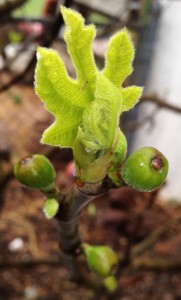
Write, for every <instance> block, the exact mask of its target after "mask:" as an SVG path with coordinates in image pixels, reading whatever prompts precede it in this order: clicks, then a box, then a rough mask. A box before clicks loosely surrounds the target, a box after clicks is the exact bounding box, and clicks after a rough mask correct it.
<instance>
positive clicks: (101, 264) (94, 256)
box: [82, 244, 118, 277]
mask: <svg viewBox="0 0 181 300" xmlns="http://www.w3.org/2000/svg"><path fill="white" fill-rule="evenodd" d="M82 248H83V251H84V254H85V256H86V259H87V263H88V266H89V268H90V269H91V270H92V271H93V272H94V273H95V274H96V275H99V276H101V277H107V276H110V275H111V273H112V271H113V270H114V268H115V267H116V265H117V263H118V258H117V255H116V253H115V252H114V251H113V250H112V249H111V248H110V247H108V246H90V245H88V244H83V245H82Z"/></svg>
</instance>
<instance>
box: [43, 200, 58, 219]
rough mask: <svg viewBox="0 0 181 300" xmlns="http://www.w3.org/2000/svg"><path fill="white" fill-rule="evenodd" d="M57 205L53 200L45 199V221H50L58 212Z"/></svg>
mask: <svg viewBox="0 0 181 300" xmlns="http://www.w3.org/2000/svg"><path fill="white" fill-rule="evenodd" d="M58 208H59V204H58V201H57V200H56V199H55V198H50V199H46V201H45V203H44V206H43V212H44V214H45V217H46V218H47V219H52V218H53V217H54V216H55V215H56V213H57V212H58Z"/></svg>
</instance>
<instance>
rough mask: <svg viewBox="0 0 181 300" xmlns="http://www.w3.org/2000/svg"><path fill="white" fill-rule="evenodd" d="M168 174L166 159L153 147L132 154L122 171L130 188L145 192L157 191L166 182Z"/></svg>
mask: <svg viewBox="0 0 181 300" xmlns="http://www.w3.org/2000/svg"><path fill="white" fill-rule="evenodd" d="M167 173H168V161H167V159H166V157H165V156H164V155H163V154H162V153H161V152H159V151H158V150H157V149H155V148H152V147H143V148H141V149H139V150H137V151H135V152H134V153H133V154H131V155H130V156H129V157H128V159H127V160H126V162H125V164H124V166H123V169H122V171H121V175H122V178H123V180H124V181H125V183H126V184H127V185H128V186H130V187H132V188H134V189H136V190H138V191H145V192H146V191H147V192H151V191H153V190H155V189H157V188H158V187H159V186H160V185H161V184H162V183H163V182H164V180H165V178H166V176H167Z"/></svg>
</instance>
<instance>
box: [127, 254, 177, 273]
mask: <svg viewBox="0 0 181 300" xmlns="http://www.w3.org/2000/svg"><path fill="white" fill-rule="evenodd" d="M133 266H134V267H136V268H142V269H146V270H152V271H173V270H174V271H176V270H178V271H181V260H180V259H179V260H175V259H162V258H150V257H144V258H137V259H135V260H134V261H133Z"/></svg>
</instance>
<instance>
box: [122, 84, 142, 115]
mask: <svg viewBox="0 0 181 300" xmlns="http://www.w3.org/2000/svg"><path fill="white" fill-rule="evenodd" d="M142 91H143V88H142V87H139V86H129V87H127V88H124V89H122V95H123V105H122V112H123V111H127V110H130V109H131V108H133V106H134V105H135V104H136V102H138V100H139V98H140V96H141V94H142Z"/></svg>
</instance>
